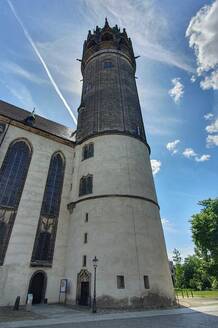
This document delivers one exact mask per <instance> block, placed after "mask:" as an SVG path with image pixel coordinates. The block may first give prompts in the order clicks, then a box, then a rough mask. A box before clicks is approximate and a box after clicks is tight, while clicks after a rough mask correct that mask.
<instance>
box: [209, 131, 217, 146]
mask: <svg viewBox="0 0 218 328" xmlns="http://www.w3.org/2000/svg"><path fill="white" fill-rule="evenodd" d="M213 146H218V134H215V135H213V136H212V135H209V136H207V147H208V148H209V147H213Z"/></svg>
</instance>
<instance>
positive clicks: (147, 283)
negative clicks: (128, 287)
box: [144, 276, 150, 289]
mask: <svg viewBox="0 0 218 328" xmlns="http://www.w3.org/2000/svg"><path fill="white" fill-rule="evenodd" d="M144 287H145V289H149V288H150V286H149V277H148V276H144Z"/></svg>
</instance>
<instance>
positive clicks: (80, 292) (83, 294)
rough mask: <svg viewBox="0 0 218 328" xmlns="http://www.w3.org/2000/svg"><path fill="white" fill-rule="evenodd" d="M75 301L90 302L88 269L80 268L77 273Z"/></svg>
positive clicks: (88, 303)
mask: <svg viewBox="0 0 218 328" xmlns="http://www.w3.org/2000/svg"><path fill="white" fill-rule="evenodd" d="M77 303H78V304H79V305H86V306H88V305H90V304H91V273H90V272H89V271H88V270H81V271H80V273H78V275H77Z"/></svg>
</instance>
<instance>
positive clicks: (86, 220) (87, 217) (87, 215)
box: [85, 213, 89, 222]
mask: <svg viewBox="0 0 218 328" xmlns="http://www.w3.org/2000/svg"><path fill="white" fill-rule="evenodd" d="M88 221H89V213H86V217H85V222H88Z"/></svg>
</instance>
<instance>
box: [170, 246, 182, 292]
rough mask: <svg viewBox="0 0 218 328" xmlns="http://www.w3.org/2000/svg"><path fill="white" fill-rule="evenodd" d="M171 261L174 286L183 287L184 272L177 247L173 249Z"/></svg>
mask: <svg viewBox="0 0 218 328" xmlns="http://www.w3.org/2000/svg"><path fill="white" fill-rule="evenodd" d="M173 263H174V265H175V287H176V288H183V285H184V272H183V266H182V257H181V254H180V252H179V250H178V249H176V248H175V249H174V250H173Z"/></svg>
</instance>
